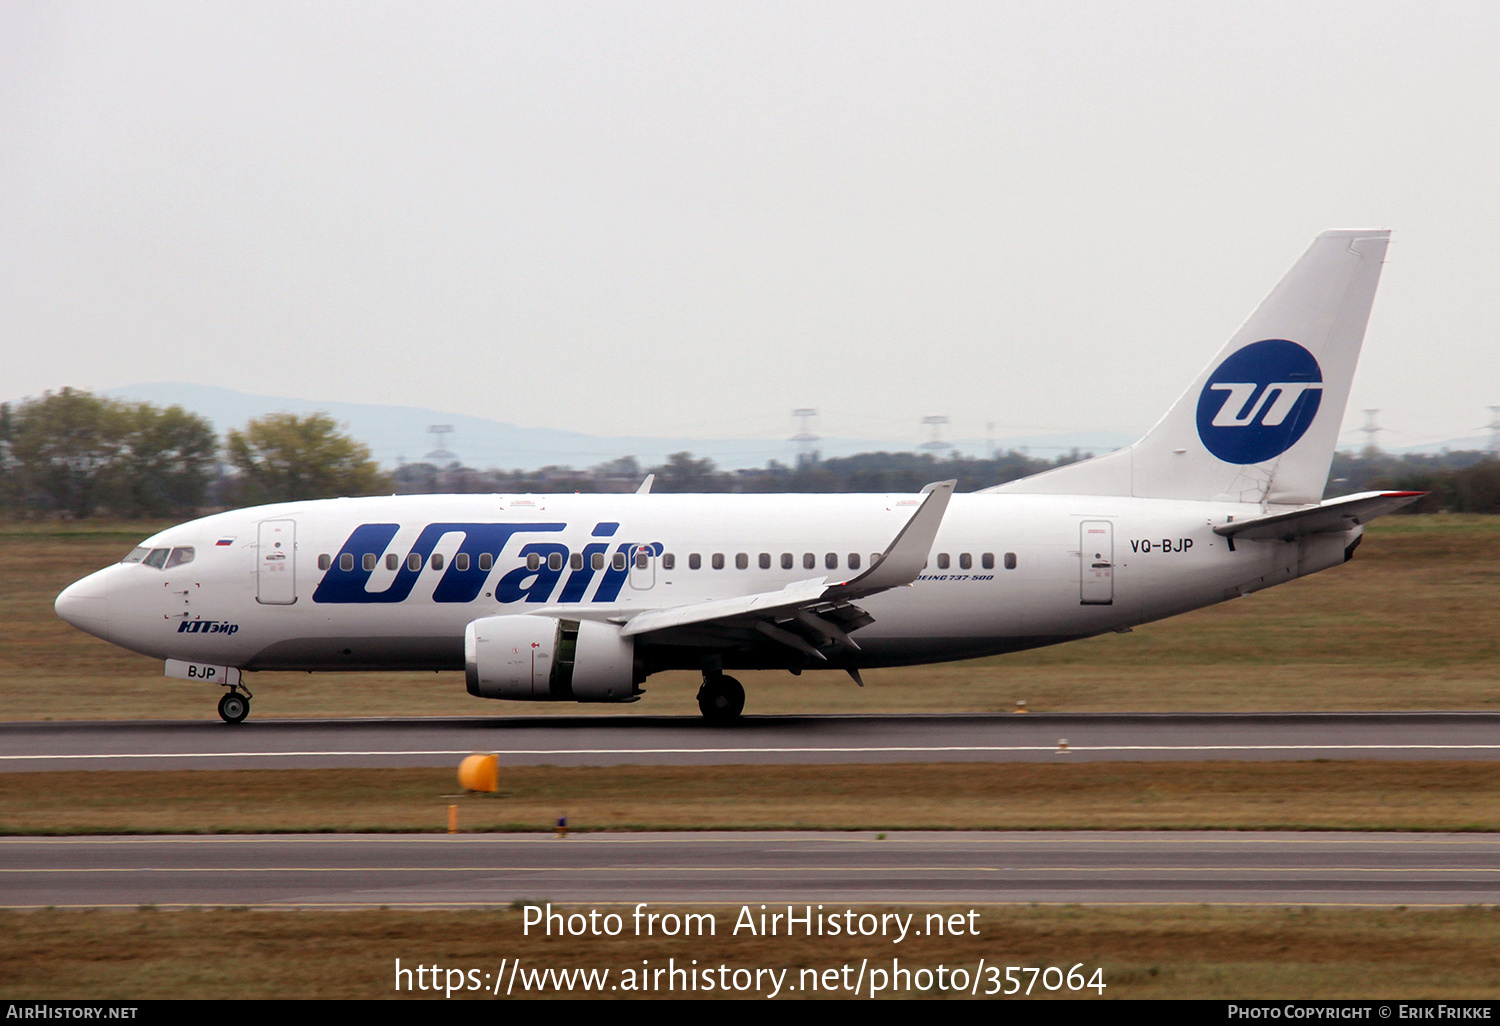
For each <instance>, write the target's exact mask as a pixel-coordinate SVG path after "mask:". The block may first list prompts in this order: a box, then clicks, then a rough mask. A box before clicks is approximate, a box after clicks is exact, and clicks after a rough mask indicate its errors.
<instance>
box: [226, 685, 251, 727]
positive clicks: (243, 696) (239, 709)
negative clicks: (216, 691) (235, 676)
mask: <svg viewBox="0 0 1500 1026" xmlns="http://www.w3.org/2000/svg"><path fill="white" fill-rule="evenodd" d="M240 687H243V685H240ZM252 697H254V696H252V695H251V694H250V690H249V689H248V688H246V689H245V691H244V692H243V693H241V692H240V691H239V690H238V689H237V688H234V687H231V688H230V689H229V690H228V691H226V692H224V697H222V698H220V699H219V716H220V718H221V719H223V721H224V722H225V723H244V722H245V717H246V716H249V715H250V699H251V698H252Z"/></svg>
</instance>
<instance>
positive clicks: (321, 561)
mask: <svg viewBox="0 0 1500 1026" xmlns="http://www.w3.org/2000/svg"><path fill="white" fill-rule="evenodd" d="M331 566H333V557H332V556H330V555H329V554H328V553H326V552H325V553H323V554H322V555H321V556H319V557H318V569H319V570H327V569H328V568H329V567H331Z"/></svg>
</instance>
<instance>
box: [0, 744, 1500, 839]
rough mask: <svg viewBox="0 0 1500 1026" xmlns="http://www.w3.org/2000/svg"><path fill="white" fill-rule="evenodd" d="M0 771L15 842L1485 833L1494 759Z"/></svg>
mask: <svg viewBox="0 0 1500 1026" xmlns="http://www.w3.org/2000/svg"><path fill="white" fill-rule="evenodd" d="M501 788H502V789H501V791H500V792H499V793H498V794H495V795H478V794H470V795H466V796H465V795H462V794H459V793H458V787H457V783H456V780H455V776H454V773H453V771H451V770H438V769H368V770H359V769H335V770H258V771H256V772H255V773H243V772H237V771H215V770H180V771H151V772H106V773H100V772H87V771H81V772H72V773H5V774H0V832H4V833H13V834H111V833H173V834H176V833H268V832H276V831H283V832H285V831H290V832H298V833H303V832H317V831H339V832H375V831H440V830H443V829H446V826H447V815H448V806H449V805H450V804H457V805H458V806H459V808H460V815H459V823H460V826H461V828H462V829H464V830H465V831H500V830H505V831H509V830H546V829H548V828H549V826H550V824H552V823H553V822H555V821H556V818H557V816H558V815H559V814H560V813H566V814H567V816H568V823H569V825H570V826H571V827H572V828H573V829H575V830H782V829H787V830H796V829H823V830H827V829H832V830H1073V829H1078V830H1084V829H1087V830H1133V829H1180V830H1200V829H1225V830H1496V829H1500V764H1496V763H1469V762H1354V761H1351V762H1297V763H1271V762H1264V763H1192V764H1189V763H1082V764H1077V765H1037V764H1034V763H1017V764H1003V765H1002V764H993V763H971V764H965V765H963V766H961V767H960V766H954V765H931V764H925V765H881V766H851V765H835V766H634V767H631V768H630V771H629V772H628V773H621V772H620V771H619V768H618V767H593V766H579V767H556V766H524V767H509V768H505V769H503V770H502V774H501Z"/></svg>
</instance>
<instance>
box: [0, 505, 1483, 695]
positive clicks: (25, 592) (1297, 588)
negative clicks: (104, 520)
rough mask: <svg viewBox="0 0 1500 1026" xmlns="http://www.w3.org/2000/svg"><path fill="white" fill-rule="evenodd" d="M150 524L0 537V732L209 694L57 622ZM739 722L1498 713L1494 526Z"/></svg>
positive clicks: (7, 532) (1433, 520) (385, 682)
mask: <svg viewBox="0 0 1500 1026" xmlns="http://www.w3.org/2000/svg"><path fill="white" fill-rule="evenodd" d="M157 526H158V525H147V524H143V525H131V524H97V525H94V524H85V525H29V524H19V525H18V524H12V525H8V526H3V527H0V709H3V714H0V715H3V716H4V718H6V719H77V718H92V719H110V718H156V717H163V718H192V719H200V718H206V717H211V716H212V715H213V703H214V701H216V695H217V693H216V692H215V691H213V690H212V689H205V688H204V686H203V685H201V684H195V683H191V682H188V681H180V680H172V679H168V678H165V677H162V676H161V666H160V664H159V663H157V662H155V661H154V660H150V659H146V658H144V657H141V656H136V655H132V654H130V653H128V652H123V651H121V650H120V649H117V648H115V647H114V646H112V645H108V644H106V643H104V642H102V641H98V640H95V639H93V638H89V637H87V636H85V635H83V634H81V633H79V632H78V631H75V630H73V629H72V628H70V627H68V626H67V625H66V624H64V623H62V622H61V621H60V620H58V619H57V617H56V616H55V614H54V613H53V611H52V600H53V598H54V597H55V596H56V595H57V593H58V592H59V591H60V590H62V588H63V587H65V586H66V585H67V584H68V583H70V582H71V581H73V580H75V579H77V578H78V577H81V576H83V575H84V574H85V573H87V572H89V571H91V570H94V569H97V568H98V567H100V566H102V565H104V564H106V563H109V562H111V561H113V560H116V559H118V558H120V556H121V555H122V554H123V553H125V552H126V551H128V550H129V549H130V547H131V546H132V545H134V544H135V543H136V542H137V541H139V540H140V539H141V538H143V537H145V536H146V535H147V534H148V533H150V531H152V530H154V529H156V527H157ZM742 679H743V680H744V682H745V684H746V688H747V690H748V692H749V696H750V697H749V701H748V703H747V707H748V711H749V712H752V713H756V712H909V711H927V712H967V711H991V710H1003V709H1011V708H1013V707H1014V705H1015V703H1016V702H1017V701H1018V700H1024V701H1027V702H1028V703H1029V704H1030V707H1031V708H1032V709H1036V710H1098V711H1124V710H1291V709H1494V708H1500V517H1459V516H1432V517H1388V518H1385V519H1383V520H1380V521H1378V522H1377V523H1376V524H1374V525H1373V526H1372V527H1371V528H1370V531H1369V537H1368V538H1367V539H1366V540H1365V543H1364V544H1363V545H1362V546H1361V548H1360V551H1359V556H1358V557H1357V558H1356V559H1355V560H1354V561H1353V562H1352V563H1349V564H1348V565H1346V566H1343V567H1338V568H1336V569H1333V570H1329V571H1327V572H1325V573H1322V574H1317V575H1315V576H1313V577H1310V578H1307V579H1305V580H1301V581H1296V582H1293V583H1292V584H1289V585H1284V586H1282V587H1279V588H1273V589H1271V590H1269V591H1266V592H1262V593H1260V594H1257V595H1252V596H1250V597H1248V598H1245V599H1240V600H1238V601H1235V602H1231V603H1227V604H1225V605H1222V606H1216V607H1214V608H1211V609H1204V610H1199V611H1197V612H1194V613H1189V614H1187V615H1184V616H1180V617H1176V618H1174V619H1171V620H1166V621H1163V622H1162V623H1159V624H1152V625H1149V626H1146V627H1143V628H1140V629H1138V630H1136V631H1135V632H1134V633H1132V634H1128V635H1108V636H1106V637H1102V638H1093V639H1090V640H1087V641H1082V642H1076V643H1074V644H1071V645H1063V646H1059V647H1057V648H1052V649H1042V650H1039V651H1036V652H1030V653H1020V654H1017V655H1013V656H1004V657H1000V658H996V659H983V660H976V661H972V662H963V663H949V664H943V665H938V666H928V667H913V668H907V669H893V670H874V671H870V672H868V673H867V674H866V680H867V681H868V683H869V686H868V687H866V688H864V689H863V690H861V689H858V688H855V687H853V686H852V685H851V684H850V683H849V680H848V678H847V677H846V676H844V675H843V674H842V673H809V674H805V675H803V676H802V677H800V678H798V677H791V676H790V675H788V674H784V673H748V674H744V675H742ZM351 686H352V687H357V688H358V689H359V706H358V707H359V709H360V711H361V712H362V713H364V714H368V715H455V714H457V715H464V714H470V715H472V714H487V715H495V714H501V715H504V714H508V713H525V714H527V715H535V714H538V713H564V714H566V713H573V712H577V711H578V708H579V707H577V706H574V705H571V704H568V705H560V706H558V705H552V704H550V703H534V704H531V703H529V704H527V705H519V704H514V703H496V702H487V701H484V700H480V699H474V698H471V697H469V696H468V695H467V694H466V693H465V692H464V688H463V681H462V679H461V677H460V676H459V675H457V674H451V673H445V674H396V673H393V674H380V673H376V674H347V675H339V674H316V675H311V674H291V673H261V674H255V675H253V676H252V680H251V687H252V689H253V690H254V691H255V693H256V703H255V713H254V715H255V716H257V717H273V716H335V715H345V714H347V713H348V712H349V711H350V702H349V699H348V697H347V696H346V694H345V692H346V690H347V689H349V688H350V687H351ZM648 688H649V691H650V693H649V695H648V696H647V697H646V699H645V700H643V701H641V702H639V703H636V704H635V705H630V706H624V707H619V708H614V709H610V708H608V707H590V708H589V709H588V711H589V712H590V713H597V712H605V711H607V712H611V713H613V714H616V715H623V716H629V715H639V714H674V713H681V714H689V715H692V714H696V706H695V704H694V701H693V694H694V690H695V688H696V678H695V676H694V675H692V674H681V673H679V674H662V675H659V676H657V677H653V678H652V680H651V683H650V685H649V686H648Z"/></svg>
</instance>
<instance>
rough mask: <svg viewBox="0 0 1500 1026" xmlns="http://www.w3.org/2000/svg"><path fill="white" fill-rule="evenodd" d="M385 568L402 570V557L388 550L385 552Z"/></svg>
mask: <svg viewBox="0 0 1500 1026" xmlns="http://www.w3.org/2000/svg"><path fill="white" fill-rule="evenodd" d="M385 568H386V569H387V570H400V569H401V557H400V556H398V555H396V554H395V553H394V552H387V553H386V554H385Z"/></svg>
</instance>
